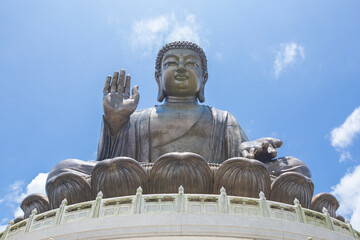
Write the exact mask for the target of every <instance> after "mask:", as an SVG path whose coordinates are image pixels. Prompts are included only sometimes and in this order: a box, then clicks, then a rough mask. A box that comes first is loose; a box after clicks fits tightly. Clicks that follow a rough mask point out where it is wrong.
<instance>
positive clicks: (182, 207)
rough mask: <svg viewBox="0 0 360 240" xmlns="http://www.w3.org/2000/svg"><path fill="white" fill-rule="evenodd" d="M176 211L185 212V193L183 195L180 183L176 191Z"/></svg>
mask: <svg viewBox="0 0 360 240" xmlns="http://www.w3.org/2000/svg"><path fill="white" fill-rule="evenodd" d="M177 207H178V212H179V213H184V212H185V195H184V187H183V186H182V185H180V187H179V191H178V206H177Z"/></svg>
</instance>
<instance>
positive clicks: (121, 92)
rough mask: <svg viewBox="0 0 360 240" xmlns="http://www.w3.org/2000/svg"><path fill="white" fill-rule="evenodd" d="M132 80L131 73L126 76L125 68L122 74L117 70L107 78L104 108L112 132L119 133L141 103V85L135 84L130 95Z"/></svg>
mask: <svg viewBox="0 0 360 240" xmlns="http://www.w3.org/2000/svg"><path fill="white" fill-rule="evenodd" d="M119 75H120V76H119ZM130 81H131V77H130V75H126V77H125V70H121V71H120V74H119V72H118V71H115V72H114V75H113V77H112V78H111V76H110V75H109V76H107V78H106V81H105V85H104V91H103V93H104V97H103V108H104V114H105V118H106V121H107V123H108V124H109V125H110V128H111V133H112V134H116V133H118V131H119V130H120V128H121V126H122V125H123V124H124V123H125V122H126V121H127V120H128V119H129V117H130V115H131V114H132V113H133V112H134V111H135V109H136V107H137V105H138V103H139V98H140V95H139V92H138V89H139V87H138V86H134V87H133V88H132V96H130ZM124 82H125V84H124Z"/></svg>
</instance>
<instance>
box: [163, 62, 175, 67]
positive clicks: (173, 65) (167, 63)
mask: <svg viewBox="0 0 360 240" xmlns="http://www.w3.org/2000/svg"><path fill="white" fill-rule="evenodd" d="M177 65H178V64H177V62H175V61H169V62H166V63H165V64H164V66H165V67H176V66H177Z"/></svg>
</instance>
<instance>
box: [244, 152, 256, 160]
mask: <svg viewBox="0 0 360 240" xmlns="http://www.w3.org/2000/svg"><path fill="white" fill-rule="evenodd" d="M241 154H242V155H243V157H244V158H250V159H254V158H255V156H254V154H251V153H249V152H248V151H247V150H243V151H242V152H241Z"/></svg>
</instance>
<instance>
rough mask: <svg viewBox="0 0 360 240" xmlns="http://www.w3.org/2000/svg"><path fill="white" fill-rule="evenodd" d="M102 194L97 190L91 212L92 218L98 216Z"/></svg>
mask: <svg viewBox="0 0 360 240" xmlns="http://www.w3.org/2000/svg"><path fill="white" fill-rule="evenodd" d="M103 196H104V194H103V193H102V192H101V191H100V192H98V194H97V196H96V199H95V203H94V205H93V212H92V218H98V217H99V213H100V208H101V200H102V198H103Z"/></svg>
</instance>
